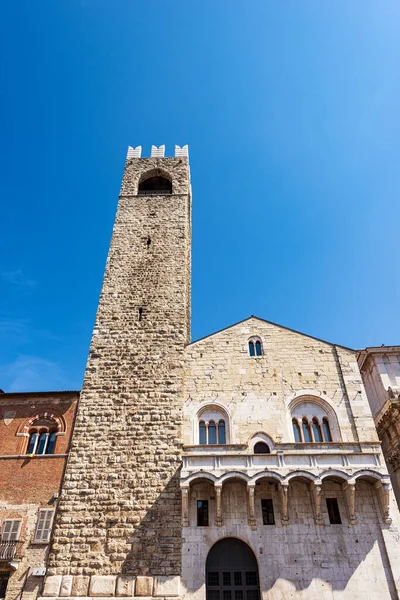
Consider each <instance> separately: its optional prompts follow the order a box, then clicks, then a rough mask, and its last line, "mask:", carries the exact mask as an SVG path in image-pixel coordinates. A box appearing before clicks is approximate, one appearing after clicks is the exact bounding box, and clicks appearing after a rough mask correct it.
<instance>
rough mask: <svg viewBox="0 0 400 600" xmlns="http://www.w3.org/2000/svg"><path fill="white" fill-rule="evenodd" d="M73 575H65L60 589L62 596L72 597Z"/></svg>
mask: <svg viewBox="0 0 400 600" xmlns="http://www.w3.org/2000/svg"><path fill="white" fill-rule="evenodd" d="M73 579H74V577H73V575H63V578H62V582H61V589H60V596H63V597H65V596H71V594H72V581H73Z"/></svg>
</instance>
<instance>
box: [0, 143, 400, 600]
mask: <svg viewBox="0 0 400 600" xmlns="http://www.w3.org/2000/svg"><path fill="white" fill-rule="evenodd" d="M190 254H191V186H190V173H189V160H188V152H187V147H183V148H180V147H179V146H176V148H175V155H174V157H171V158H166V157H164V148H163V147H160V148H156V147H153V148H152V151H151V156H150V157H149V158H142V157H141V148H140V147H138V148H130V149H129V151H128V156H127V160H126V164H125V171H124V176H123V182H122V188H121V194H120V199H119V205H118V211H117V216H116V221H115V224H114V229H113V236H112V240H111V245H110V251H109V255H108V259H107V265H106V270H105V275H104V281H103V287H102V291H101V296H100V301H99V306H98V311H97V316H96V323H95V327H94V331H93V336H92V341H91V345H90V350H89V357H88V362H87V367H86V372H85V378H84V384H83V388H82V391H81V392H80V395H79V394H78V392H69V393H68V392H60V393H56V392H55V393H52V394H47V395H46V394H40V393H38V394H19V395H15V394H2V395H1V396H0V410H1V411H2V412H1V423H0V444H1V445H0V452H1V456H0V467H1V468H2V469H3V465H5V467H4V469H5V470H2V473H1V475H0V477H1V479H0V481H1V485H0V516H1V517H2V541H1V544H2V546H1V548H3V550H1V552H2V554H1V553H0V570H1V574H0V577H2V579H0V581H2V587H1V591H2V594H0V597H1V596H2V597H6V599H7V600H12V599H13V600H14V599H16V597H17V595H20V597H21V600H35V599H36V598H37V597H38V596H40V597H41V598H43V599H44V600H45V599H46V600H49V599H50V598H53V599H54V600H55V599H58V598H63V599H67V598H70V599H71V600H72V598H74V599H78V598H80V599H83V598H85V599H88V598H98V597H103V598H114V597H121V598H122V597H124V598H132V599H133V598H142V600H145V599H146V600H149V599H150V598H154V599H160V598H172V599H174V598H175V599H176V600H178V599H180V598H186V599H188V600H204V599H205V598H207V600H260V598H263V600H283V599H286V598H292V599H298V598H307V599H311V598H312V599H314V598H315V599H317V598H318V599H323V600H328V599H329V600H334V599H335V600H336V599H343V600H344V599H351V600H357V599H361V598H362V599H363V600H365V599H368V600H378V599H379V600H384V599H388V600H389V599H393V598H398V597H399V593H400V543H399V527H400V515H399V510H398V506H397V503H396V500H395V496H394V494H393V492H392V487H391V481H390V473H391V474H392V475H393V473H394V470H395V469H394V467H393V465H392V463H390V465H391V467H390V469H391V471H390V473H389V471H388V468H387V465H386V463H385V458H384V456H383V454H382V449H381V443H380V439H379V437H378V433H377V429H376V427H375V423H374V418H373V417H375V418H377V419H378V432H380V429H379V423H380V417H379V415H381V414H382V415H383V414H386V412H387V410H389V408H390V411H391V412H390V414H391V417H390V418H391V419H392V420H393V422H394V423H397V424H396V425H395V428H397V429H396V431H397V434H398V431H399V430H398V413H396V415H397V416H396V415H394V409H393V407H392V405H394V404H395V402H394V394H395V392H394V391H393V390H394V388H393V386H391V388H390V389H391V391H390V392H389V389H386V391H385V394H386V396H387V397H386V400H385V402H386V404H385V406H386V408H385V410H384V413H382V406H381V404H379V403H378V401H377V400H376V399H375V397H374V398H373V399H372V401H371V406H372V413H373V414H372V413H371V408H370V406H369V403H368V398H367V393H366V391H367V392H368V393H370V391H369V387H370V386H369V380H368V381H367V378H366V377H367V376H366V375H365V373H366V369H367V370H368V369H369V367H368V368H367V366H366V365H368V364H369V363H368V361H373V360H375V355H376V353H374V350H376V349H367V350H366V351H363V352H361V353H357V352H356V351H355V350H352V349H349V348H345V347H343V346H340V345H335V344H331V343H328V342H326V341H323V340H319V339H316V338H314V337H311V336H308V335H305V334H302V333H299V332H297V331H293V330H291V329H288V328H285V327H283V326H281V325H277V324H274V323H271V322H269V321H266V320H264V319H261V318H258V317H255V316H251V317H249V318H248V319H245V320H244V321H242V322H240V323H236V324H234V325H232V326H231V327H228V328H226V329H224V330H222V331H219V332H216V333H213V334H211V335H209V336H207V337H205V338H203V339H200V340H197V341H191V340H190V279H191V273H190V264H191V261H190ZM371 357H372V358H371ZM373 368H375V367H373ZM360 369H361V371H362V373H363V376H362V375H361V372H360ZM369 372H370V371H368V373H369ZM363 377H364V383H365V385H364V383H363ZM373 377H374V378H375V379H376V378H377V376H375V375H374V376H373ZM382 394H383V392H382ZM78 397H79V402H78ZM389 400H390V401H391V402H392V404H390V403H389V404H390V406H389V404H387V402H389ZM379 402H381V400H379ZM76 407H78V408H77V410H76ZM388 407H389V408H388ZM396 407H397V405H396ZM396 410H398V409H397V408H396ZM385 411H386V412H385ZM377 415H378V416H377ZM385 431H386V430H385ZM385 435H386V434H385ZM393 435H395V433H394V430H393ZM379 436H380V437H382V436H381V433H379ZM70 442H71V443H70ZM67 458H68V460H67ZM389 462H390V461H389ZM61 482H62V485H61ZM16 521H19V524H18V525H15V524H12V523H14V522H16ZM10 523H11V524H10ZM7 544H8V545H7ZM13 548H14V549H15V550H14V549H13Z"/></svg>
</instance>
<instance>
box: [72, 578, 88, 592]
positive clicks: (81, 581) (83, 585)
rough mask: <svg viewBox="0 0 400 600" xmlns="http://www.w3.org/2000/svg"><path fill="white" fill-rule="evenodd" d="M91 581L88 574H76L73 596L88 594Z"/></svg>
mask: <svg viewBox="0 0 400 600" xmlns="http://www.w3.org/2000/svg"><path fill="white" fill-rule="evenodd" d="M89 581H90V577H89V576H88V575H75V576H74V581H73V583H72V596H87V594H88V589H89Z"/></svg>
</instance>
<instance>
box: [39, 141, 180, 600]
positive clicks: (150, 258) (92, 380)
mask: <svg viewBox="0 0 400 600" xmlns="http://www.w3.org/2000/svg"><path fill="white" fill-rule="evenodd" d="M140 156H141V148H136V149H133V148H130V149H129V151H128V155H127V160H126V164H125V171H124V176H123V182H122V188H121V194H120V199H119V204H118V211H117V216H116V220H115V225H114V230H113V235H112V241H111V245H110V250H109V255H108V259H107V266H106V270H105V275H104V281H103V288H102V291H101V297H100V302H99V306H98V311H97V316H96V324H95V327H94V331H93V337H92V341H91V346H90V352H89V358H88V363H87V368H86V373H85V379H84V385H83V390H82V394H81V400H80V405H79V409H78V414H77V419H76V425H75V430H74V436H73V443H72V448H71V453H70V456H69V460H68V465H67V469H66V474H65V483H64V488H63V492H62V498H61V503H60V508H59V512H58V518H57V520H56V526H55V533H54V540H53V545H52V550H51V554H50V562H49V566H50V572H53V573H62V574H64V575H65V574H68V573H69V574H74V575H91V574H94V573H98V574H101V575H107V574H112V573H126V574H129V573H132V572H133V573H134V574H135V575H146V574H150V575H166V576H171V575H174V574H178V573H180V564H181V529H180V528H181V523H180V521H181V505H180V490H179V473H178V469H179V467H180V464H181V444H182V442H181V439H182V432H181V426H182V406H183V353H184V346H185V344H186V343H187V342H188V341H189V330H190V243H191V197H190V193H191V192H190V178H189V164H188V153H187V147H184V148H180V147H179V146H177V147H176V150H175V157H174V158H164V148H163V147H161V148H156V147H154V146H153V148H152V152H151V157H150V158H141V157H140ZM166 517H168V518H166ZM71 579H72V578H71ZM86 579H88V578H85V577H84V578H76V581H77V582H78V584H77V585H83V586H85V585H86V583H85V580H86ZM79 582H80V584H79ZM71 591H72V594H73V595H76V594H78V595H79V594H82V593H83V594H84V595H85V594H87V593H88V591H87V589H86V590H85V591H83V590H77V589H72V590H69V593H70V594H71ZM66 595H68V593H67V594H66ZM150 595H151V592H150Z"/></svg>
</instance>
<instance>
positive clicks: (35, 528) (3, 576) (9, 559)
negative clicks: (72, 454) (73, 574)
mask: <svg viewBox="0 0 400 600" xmlns="http://www.w3.org/2000/svg"><path fill="white" fill-rule="evenodd" d="M78 398H79V392H41V393H24V394H22V393H21V394H15V393H13V394H5V393H1V394H0V523H1V540H0V597H1V598H4V596H5V593H6V591H7V598H16V597H19V598H21V600H24V599H25V598H31V597H35V596H37V593H38V592H39V590H40V587H41V585H42V578H41V577H38V576H35V575H34V573H35V572H36V571H35V569H42V570H43V568H45V566H46V562H47V556H48V551H49V542H50V537H51V530H52V524H53V518H54V514H55V510H56V508H57V505H58V498H59V495H60V492H61V481H62V477H63V473H64V469H65V464H66V458H67V454H68V450H69V444H70V439H71V432H72V427H73V421H74V417H75V411H76V407H77V403H78Z"/></svg>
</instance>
